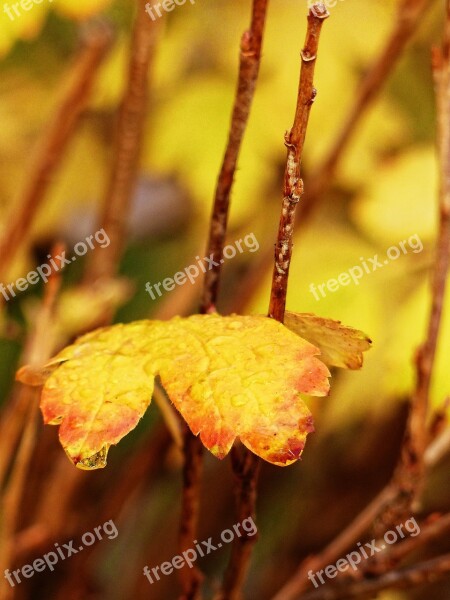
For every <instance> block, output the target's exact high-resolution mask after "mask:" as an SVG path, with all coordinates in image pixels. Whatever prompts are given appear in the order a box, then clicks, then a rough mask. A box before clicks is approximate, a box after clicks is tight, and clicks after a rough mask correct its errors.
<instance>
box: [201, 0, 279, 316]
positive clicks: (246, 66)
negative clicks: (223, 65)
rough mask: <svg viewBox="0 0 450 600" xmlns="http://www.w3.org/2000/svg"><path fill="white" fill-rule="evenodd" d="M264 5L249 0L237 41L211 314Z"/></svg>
mask: <svg viewBox="0 0 450 600" xmlns="http://www.w3.org/2000/svg"><path fill="white" fill-rule="evenodd" d="M267 5H268V0H253V10H252V22H251V25H250V29H249V30H248V31H246V32H245V33H244V34H243V36H242V40H241V53H240V65H239V79H238V87H237V92H236V99H235V101H234V108H233V115H232V119H231V127H230V133H229V138H228V144H227V148H226V151H225V156H224V159H223V163H222V168H221V170H220V174H219V178H218V181H217V187H216V194H215V198H214V206H213V211H212V216H211V225H210V232H209V241H208V251H207V256H210V255H212V256H213V259H214V261H215V262H216V263H218V264H217V266H215V267H213V268H212V269H211V270H209V271H207V273H206V275H205V285H204V290H203V297H202V312H211V311H214V310H215V305H216V301H217V294H218V290H219V280H220V273H221V269H222V263H221V262H220V261H221V259H222V252H223V247H224V245H225V239H226V232H227V224H228V214H229V210H230V198H231V189H232V187H233V182H234V176H235V172H236V166H237V162H238V158H239V153H240V150H241V146H242V140H243V138H244V134H245V130H246V128H247V122H248V119H249V115H250V109H251V105H252V102H253V96H254V93H255V88H256V82H257V79H258V74H259V68H260V63H261V48H262V40H263V34H264V26H265V22H266V14H267Z"/></svg>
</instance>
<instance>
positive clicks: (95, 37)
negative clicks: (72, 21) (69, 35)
mask: <svg viewBox="0 0 450 600" xmlns="http://www.w3.org/2000/svg"><path fill="white" fill-rule="evenodd" d="M111 40H112V34H111V31H110V29H109V28H108V27H106V26H105V25H104V24H99V25H97V24H96V25H95V26H94V25H92V26H90V27H89V29H88V31H87V35H86V36H84V40H83V46H82V49H81V51H80V54H79V55H78V56H77V58H76V60H75V64H74V65H73V67H72V71H71V73H70V75H69V80H70V85H69V87H67V88H66V86H65V88H66V89H65V92H64V95H63V97H62V100H61V102H60V104H59V106H58V107H57V109H56V111H55V114H54V116H53V118H52V120H51V122H50V123H49V124H48V125H47V127H46V128H45V131H44V132H43V133H42V138H41V139H40V141H39V143H38V146H37V148H36V152H35V155H34V160H33V163H32V165H31V169H30V173H29V174H28V175H27V177H26V178H25V182H26V183H25V189H24V190H23V191H22V193H21V196H20V198H19V200H18V202H17V205H16V206H14V210H13V212H12V214H11V218H10V220H9V221H8V222H9V225H8V229H7V230H6V231H5V233H4V235H3V237H2V240H1V242H0V279H3V278H4V277H6V276H7V273H8V270H9V268H10V266H11V264H12V262H13V260H14V258H15V257H16V254H17V252H18V250H19V248H21V247H22V242H23V240H24V239H27V236H28V233H29V231H30V227H31V225H32V223H33V219H34V217H35V215H36V213H37V211H38V210H39V208H40V207H41V205H42V202H43V200H44V197H45V194H46V192H47V189H48V187H49V184H50V183H51V181H52V175H53V174H54V172H55V170H56V168H57V167H58V165H59V164H60V162H61V159H62V157H63V155H64V151H65V149H66V148H67V146H68V143H69V142H70V140H71V139H72V137H73V134H74V132H75V130H76V128H77V125H78V124H79V122H80V117H81V115H82V113H83V111H84V109H85V107H86V103H87V101H88V99H89V95H90V92H91V88H92V84H93V82H94V79H95V76H96V74H97V71H98V68H99V66H100V64H101V62H102V60H103V58H104V56H105V54H106V51H107V50H108V48H109V46H110V44H111Z"/></svg>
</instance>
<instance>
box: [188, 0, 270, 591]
mask: <svg viewBox="0 0 450 600" xmlns="http://www.w3.org/2000/svg"><path fill="white" fill-rule="evenodd" d="M267 4H268V0H253V9H252V22H251V26H250V29H249V30H248V31H246V32H245V33H244V35H243V36H242V40H241V54H240V66H239V77H238V87H237V92H236V99H235V102H234V108H233V115H232V119H231V127H230V133H229V138H228V144H227V147H226V151H225V156H224V159H223V163H222V167H221V170H220V173H219V177H218V182H217V187H216V193H215V198H214V205H213V210H212V215H211V222H210V232H209V240H208V247H207V256H211V255H212V256H213V259H214V261H215V262H216V263H218V266H217V267H214V268H213V269H211V270H209V271H208V272H207V273H206V275H205V279H204V284H203V294H202V300H201V304H200V312H201V313H208V312H211V311H214V310H215V306H216V303H217V294H218V291H219V282H220V274H221V262H220V261H221V259H222V252H223V247H224V245H225V240H226V232H227V224H228V214H229V210H230V198H231V190H232V187H233V182H234V175H235V172H236V166H237V161H238V157H239V152H240V149H241V145H242V140H243V137H244V134H245V130H246V127H247V122H248V118H249V115H250V109H251V104H252V101H253V96H254V92H255V87H256V81H257V79H258V74H259V66H260V58H261V47H262V39H263V32H264V25H265V20H266V12H267ZM202 453H203V447H202V444H201V441H200V440H199V439H198V438H196V437H195V436H193V435H192V433H191V432H190V431H189V430H188V429H187V428H186V431H185V436H184V458H185V460H184V472H183V482H184V483H183V500H182V519H181V528H180V547H181V550H185V549H186V548H188V547H189V545H190V544H192V541H193V539H194V538H195V537H196V531H197V523H198V513H199V506H200V501H199V498H200V486H201V474H202ZM238 511H239V508H238ZM180 578H181V583H182V586H183V593H184V595H183V599H186V600H187V599H188V598H195V597H196V595H198V594H199V593H200V592H199V588H200V584H201V580H202V575H201V573H200V571H199V570H198V569H196V568H195V569H191V570H190V571H189V570H186V569H185V570H181V571H180Z"/></svg>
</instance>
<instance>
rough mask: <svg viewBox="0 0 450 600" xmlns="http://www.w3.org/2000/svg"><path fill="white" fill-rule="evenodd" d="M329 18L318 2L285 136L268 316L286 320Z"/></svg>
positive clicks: (311, 12)
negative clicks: (317, 73) (320, 52)
mask: <svg viewBox="0 0 450 600" xmlns="http://www.w3.org/2000/svg"><path fill="white" fill-rule="evenodd" d="M328 16H329V14H328V12H327V10H326V8H325V5H324V4H323V3H322V2H317V3H316V4H314V5H313V7H312V8H311V9H310V10H309V13H308V30H307V33H306V42H305V47H304V48H303V50H302V53H301V56H302V68H301V73H300V83H299V88H298V96H297V109H296V112H295V118H294V125H293V127H292V129H291V131H289V132H288V133H287V134H286V136H285V145H286V147H287V161H286V170H285V174H284V198H283V204H282V210H281V217H280V225H279V229H278V239H277V243H276V245H275V265H274V270H273V278H272V291H271V296H270V307H269V316H270V317H272V318H274V319H276V320H277V321H280V322H281V323H282V322H283V320H284V311H285V307H286V293H287V286H288V278H289V267H290V263H291V256H292V237H293V234H294V223H295V211H296V208H297V204H298V202H299V201H300V198H301V196H302V194H303V181H302V179H301V177H300V166H301V160H302V154H303V146H304V143H305V137H306V129H307V127H308V119H309V113H310V111H311V106H312V104H313V102H314V99H315V96H316V90H315V88H314V70H315V66H316V59H317V49H318V46H319V38H320V31H321V29H322V25H323V22H324V20H325V19H326V18H327V17H328Z"/></svg>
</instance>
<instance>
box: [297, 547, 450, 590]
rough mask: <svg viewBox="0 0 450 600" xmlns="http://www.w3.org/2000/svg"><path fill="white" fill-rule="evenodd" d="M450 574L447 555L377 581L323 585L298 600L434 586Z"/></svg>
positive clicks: (401, 570) (449, 560) (449, 563)
mask: <svg viewBox="0 0 450 600" xmlns="http://www.w3.org/2000/svg"><path fill="white" fill-rule="evenodd" d="M449 573H450V554H444V555H442V556H439V557H438V558H433V559H431V560H427V561H424V562H421V563H418V564H417V565H414V566H412V567H407V568H405V569H400V570H398V571H391V572H390V573H385V574H384V575H382V576H381V577H378V578H377V579H364V580H362V581H356V582H351V583H350V584H349V585H345V586H342V589H341V588H334V589H333V588H329V587H327V586H324V587H323V588H321V589H318V590H317V591H315V592H311V593H309V594H305V595H303V596H302V597H301V598H302V600H349V599H350V598H358V600H365V599H366V598H367V599H368V598H373V597H374V594H377V593H378V592H381V591H382V590H385V589H387V588H394V589H397V590H405V589H411V588H415V587H417V586H419V585H423V584H425V583H434V582H435V581H438V580H439V579H443V578H445V577H448V575H449Z"/></svg>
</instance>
